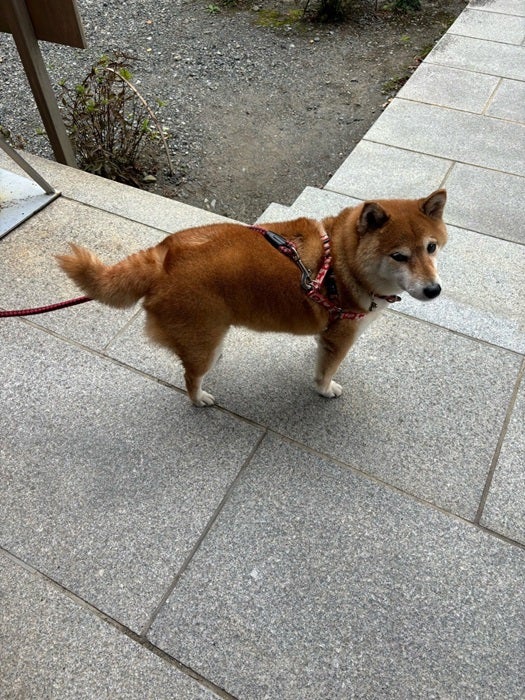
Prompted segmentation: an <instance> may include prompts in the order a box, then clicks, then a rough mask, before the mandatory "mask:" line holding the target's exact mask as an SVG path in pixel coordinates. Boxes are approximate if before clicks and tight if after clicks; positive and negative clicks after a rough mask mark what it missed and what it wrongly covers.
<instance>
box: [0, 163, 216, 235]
mask: <svg viewBox="0 0 525 700" xmlns="http://www.w3.org/2000/svg"><path fill="white" fill-rule="evenodd" d="M22 155H23V158H24V159H25V160H27V161H28V162H29V163H30V164H31V165H32V166H33V167H34V168H35V169H36V170H37V171H38V172H39V173H40V174H41V175H42V176H43V177H45V178H46V180H48V181H49V182H50V184H52V185H53V187H55V189H57V190H60V191H61V192H62V194H63V195H64V196H65V197H67V198H68V199H73V200H75V201H77V202H82V203H83V204H89V205H90V206H93V207H97V208H99V209H102V210H104V211H108V212H111V213H112V214H117V215H118V216H122V217H124V218H126V219H131V220H132V221H137V222H139V223H142V224H145V225H147V226H154V227H155V228H158V229H161V230H162V231H165V232H168V233H172V232H173V231H178V230H181V229H183V228H190V227H191V226H202V225H204V224H211V223H215V222H220V221H227V219H225V218H224V217H222V216H219V215H218V214H214V213H213V212H210V211H206V210H204V209H198V208H197V207H192V206H189V205H188V204H184V203H182V202H178V201H176V200H174V199H168V198H166V197H159V195H156V194H152V193H151V192H146V191H144V190H139V189H137V188H136V187H129V186H128V185H123V184H121V183H118V182H113V181H111V180H106V179H105V178H102V177H98V176H97V175H90V174H89V173H85V172H83V171H82V170H77V169H76V168H68V167H67V166H65V165H61V164H59V163H55V162H54V161H51V160H47V159H45V158H39V157H38V156H34V155H31V154H29V153H23V154H22ZM2 163H3V165H2V166H1V167H5V168H6V169H8V170H11V171H12V172H16V173H19V174H20V173H21V172H22V171H20V170H19V169H18V168H17V167H16V166H15V164H14V163H13V162H12V161H11V160H10V159H8V158H7V156H5V155H4V156H3V157H2V154H0V165H1V164H2Z"/></svg>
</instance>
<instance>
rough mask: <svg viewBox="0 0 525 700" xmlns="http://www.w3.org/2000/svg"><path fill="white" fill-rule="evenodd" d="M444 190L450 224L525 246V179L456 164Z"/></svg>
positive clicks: (446, 215)
mask: <svg viewBox="0 0 525 700" xmlns="http://www.w3.org/2000/svg"><path fill="white" fill-rule="evenodd" d="M445 187H446V188H447V192H448V200H447V206H446V209H445V218H446V220H447V222H448V223H450V224H455V225H456V226H461V227H463V228H467V229H471V230H474V231H479V232H480V233H487V234H489V235H490V236H496V237H498V238H505V239H506V240H508V241H515V242H516V243H525V210H524V208H523V201H524V200H525V178H523V177H519V176H517V175H509V174H507V173H500V172H497V171H496V170H491V169H488V168H477V167H474V166H471V165H465V164H463V163H456V164H455V165H454V167H453V168H452V170H451V171H450V174H449V175H448V177H447V180H446V183H445Z"/></svg>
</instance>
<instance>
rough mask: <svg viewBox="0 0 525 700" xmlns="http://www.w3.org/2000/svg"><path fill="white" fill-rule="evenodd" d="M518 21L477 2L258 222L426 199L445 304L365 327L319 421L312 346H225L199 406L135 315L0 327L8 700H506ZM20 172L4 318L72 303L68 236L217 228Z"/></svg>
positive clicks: (520, 675) (98, 244) (274, 340)
mask: <svg viewBox="0 0 525 700" xmlns="http://www.w3.org/2000/svg"><path fill="white" fill-rule="evenodd" d="M524 15H525V5H524V3H523V0H494V1H493V2H491V1H490V0H488V1H487V0H478V1H477V2H473V3H471V5H470V6H469V8H468V9H466V10H465V12H464V13H463V14H462V15H461V17H460V18H459V19H458V20H457V22H456V23H455V24H454V25H453V27H452V28H451V29H450V31H449V32H448V33H447V35H446V36H445V37H444V38H443V40H442V41H441V42H440V43H439V45H438V46H437V47H436V48H435V49H434V50H433V51H432V53H431V54H430V55H429V56H428V58H427V60H426V61H425V62H424V64H423V65H422V66H421V67H420V68H419V69H418V70H417V71H416V73H415V74H414V76H413V77H412V79H411V80H410V81H409V82H408V83H407V85H405V87H404V88H403V89H402V90H401V92H400V94H399V95H398V97H397V98H396V99H395V100H394V101H393V102H392V104H391V105H390V106H389V107H388V108H387V109H386V110H385V112H384V113H383V114H382V115H381V117H380V118H379V119H378V120H377V122H376V123H375V124H374V126H373V127H372V128H371V129H370V131H369V132H368V133H367V134H366V136H365V138H364V139H363V141H362V142H361V143H360V144H359V145H358V147H357V148H356V149H355V151H354V152H353V153H352V154H351V155H350V156H349V157H348V159H347V160H346V161H345V162H344V163H343V165H342V166H341V168H340V169H339V170H338V172H337V173H336V174H335V175H334V176H333V178H332V179H331V180H330V181H329V182H328V183H327V185H326V188H325V189H324V190H315V189H313V188H307V189H306V190H305V192H304V193H303V194H302V195H301V196H300V197H299V199H298V201H297V202H296V203H295V204H294V206H293V207H292V208H291V209H288V208H283V207H280V206H278V205H272V207H271V210H270V212H269V214H271V215H272V217H273V216H286V217H288V216H290V215H293V214H294V212H298V213H312V214H315V215H321V214H325V213H333V212H334V211H337V210H338V209H339V208H341V207H342V206H344V205H346V204H349V203H350V204H351V203H352V202H354V201H356V200H359V199H361V198H373V197H376V196H385V195H386V196H423V195H426V194H428V193H429V192H430V191H432V190H433V189H435V188H437V187H441V186H446V187H447V189H448V191H449V196H450V201H449V205H448V208H447V210H446V218H447V221H448V223H449V224H450V239H451V240H450V243H449V245H448V246H447V249H446V252H445V254H444V255H443V264H442V277H443V281H444V287H445V292H444V296H442V297H440V299H439V300H438V301H436V302H435V303H432V304H428V305H424V306H423V305H421V304H420V305H418V304H417V303H416V302H413V303H412V302H410V301H404V302H403V304H402V305H400V306H399V309H397V310H395V311H389V312H388V313H386V314H385V315H384V317H383V319H382V320H381V321H380V322H378V323H377V324H376V325H375V326H374V327H372V328H371V329H370V331H369V332H368V333H367V334H365V335H364V336H363V338H362V339H361V340H360V341H359V343H358V345H357V346H356V348H355V351H354V352H352V355H351V356H350V357H349V358H348V360H347V361H346V363H345V364H344V366H343V368H342V369H341V371H340V372H339V381H341V383H342V384H343V385H344V387H345V393H344V394H343V396H342V397H341V398H340V399H338V400H337V401H325V400H321V399H320V398H318V397H317V396H316V394H315V393H314V392H313V390H312V388H311V385H310V375H311V371H312V363H313V355H314V343H313V341H312V339H310V338H291V337H287V336H282V337H281V336H274V335H268V336H257V335H253V334H249V333H247V332H244V331H235V332H233V333H232V334H231V337H230V339H229V342H228V345H227V347H226V350H225V354H224V357H223V359H222V361H221V362H220V365H219V368H218V371H217V372H216V373H215V374H213V376H210V378H209V382H208V386H209V388H210V390H211V391H212V392H213V393H214V394H215V396H216V399H217V401H218V406H217V407H216V408H213V409H207V410H199V409H195V408H194V407H192V406H191V405H190V404H189V403H188V401H187V398H186V396H185V395H184V393H183V392H182V391H181V386H182V377H181V372H180V368H179V367H178V366H177V365H176V364H175V363H174V362H173V361H172V360H171V359H170V358H169V357H168V356H167V354H164V353H163V352H162V351H159V350H158V349H156V348H153V347H151V346H149V345H148V344H147V343H146V341H145V340H144V337H143V335H142V330H141V327H142V323H143V319H142V312H141V311H140V310H139V308H136V309H133V310H130V311H125V312H118V311H113V310H111V309H108V308H104V307H102V306H98V305H96V304H87V305H83V306H80V307H76V308H73V309H68V310H65V311H61V312H57V313H54V314H51V315H47V316H36V317H32V318H31V319H27V320H16V319H8V320H4V321H1V322H0V354H1V356H2V363H1V367H0V377H1V380H0V407H1V416H2V417H1V424H2V425H1V432H0V435H1V438H0V469H1V490H0V544H1V549H0V562H1V568H0V611H1V612H0V616H1V617H0V696H1V697H2V698H24V699H26V698H31V699H33V698H37V699H40V698H56V699H59V700H63V699H66V698H67V699H69V698H74V699H75V700H76V699H77V698H90V699H91V698H96V699H97V700H98V699H99V698H126V699H130V698H131V699H135V698H136V699H141V700H142V698H155V699H157V698H170V699H175V700H188V699H191V700H194V699H196V698H202V699H204V698H207V699H211V698H214V697H219V698H238V699H239V700H262V699H263V698H271V699H272V700H288V699H289V700H292V699H293V700H347V699H350V698H364V699H366V700H369V699H372V698H374V699H375V698H378V699H382V698H401V699H405V698H425V699H426V698H447V699H451V698H453V699H458V700H465V699H470V698H486V699H487V700H493V699H494V698H502V699H505V700H510V699H511V698H516V699H518V698H520V699H521V698H523V697H524V693H525V690H524V689H525V591H524V581H525V551H524V544H525V474H524V463H525V437H524V414H525V385H524V382H523V373H524V353H525V333H524V327H525V324H524V321H525V318H524V309H525V305H524V302H523V287H524V279H525V245H524V244H525V233H524V231H525V226H524V224H525V208H524V206H523V202H524V199H525V197H524V195H525V187H524V183H525V178H524V176H525V159H524V152H525V136H524V122H525V112H524V106H525V51H524V38H525V17H524ZM31 161H32V162H33V163H37V164H38V168H39V169H40V171H41V172H42V174H43V175H44V176H45V177H47V179H49V180H50V181H52V182H53V184H54V185H55V186H56V187H58V188H59V189H61V190H62V192H63V196H62V197H60V198H59V199H58V200H57V201H55V202H54V203H53V204H51V205H50V206H48V207H47V208H46V209H44V210H43V211H42V212H41V213H40V214H38V215H37V216H35V217H33V218H32V219H31V220H30V221H28V222H27V223H26V224H24V225H22V226H21V227H19V228H18V229H16V230H15V231H14V232H12V233H11V234H10V235H9V236H8V237H6V238H5V239H4V240H3V241H2V242H1V243H0V286H1V289H2V293H1V304H2V307H4V308H13V307H19V306H30V305H40V304H43V303H46V302H49V301H54V300H57V299H62V298H68V297H69V296H72V295H75V294H76V290H75V289H74V288H73V286H72V285H70V283H69V281H68V280H66V279H65V278H64V276H63V275H61V274H60V273H59V271H58V270H57V268H56V265H55V263H54V261H53V258H52V255H53V253H56V252H60V251H63V250H64V249H65V247H66V241H69V240H74V241H78V242H80V243H82V244H85V245H88V246H90V247H92V248H94V249H95V250H97V251H98V252H99V253H100V254H101V256H102V257H103V258H105V259H107V260H117V259H119V258H121V257H123V256H124V255H125V254H127V253H128V252H131V251H133V250H136V249H137V248H141V247H144V246H146V245H149V244H151V243H153V242H154V241H157V240H159V239H160V238H161V237H162V236H163V235H164V233H165V232H168V231H172V230H174V229H178V228H183V227H186V226H188V225H192V224H197V223H204V222H208V221H213V220H217V219H218V217H216V216H214V215H211V214H210V213H209V212H202V211H199V210H196V209H192V208H191V207H188V206H185V205H182V204H178V203H176V202H173V201H168V200H163V199H160V198H158V197H156V196H154V195H150V194H147V193H144V192H138V191H136V190H130V189H128V188H126V187H124V186H121V185H117V184H112V183H108V182H106V181H103V180H99V179H97V178H94V177H91V176H88V175H86V174H84V173H80V172H77V171H71V170H68V169H66V168H64V167H62V166H58V165H56V164H55V163H51V162H47V161H39V160H38V159H36V158H31ZM0 166H1V167H4V168H5V167H9V168H10V169H12V170H13V171H14V170H15V168H14V166H12V165H11V164H9V163H8V162H7V160H6V159H5V158H0ZM263 218H266V217H263Z"/></svg>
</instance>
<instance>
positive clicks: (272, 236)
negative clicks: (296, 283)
mask: <svg viewBox="0 0 525 700" xmlns="http://www.w3.org/2000/svg"><path fill="white" fill-rule="evenodd" d="M264 237H265V238H266V240H267V241H268V243H271V244H272V245H273V247H274V248H277V250H280V251H281V253H284V255H286V256H287V257H289V258H290V259H291V260H293V261H294V263H295V264H296V265H297V267H298V268H299V269H300V270H301V287H302V288H303V289H304V291H305V292H309V291H310V290H311V289H313V286H314V285H313V282H312V278H311V276H310V270H309V269H308V268H307V267H306V265H305V264H304V263H303V261H302V260H301V258H300V256H299V253H298V252H297V249H296V247H295V246H294V245H293V243H290V241H287V240H286V238H284V237H283V236H281V235H280V234H279V233H275V231H267V230H265V231H264Z"/></svg>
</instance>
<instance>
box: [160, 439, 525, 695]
mask: <svg viewBox="0 0 525 700" xmlns="http://www.w3.org/2000/svg"><path fill="white" fill-rule="evenodd" d="M524 554H525V553H524V551H523V550H521V549H519V548H516V547H513V546H511V545H508V544H506V543H504V542H501V541H499V540H498V539H496V538H494V537H491V536H489V535H487V534H486V533H484V532H482V531H480V530H478V529H476V528H475V527H473V526H470V525H467V524H465V523H463V522H460V521H458V520H456V519H454V518H451V517H449V516H447V515H445V514H443V513H441V512H438V511H436V510H434V509H431V508H428V507H425V506H423V505H421V504H419V503H416V502H414V501H412V500H410V499H408V498H406V497H405V496H403V495H401V494H399V493H395V492H392V491H390V490H389V489H387V488H384V487H381V486H379V485H377V484H374V483H373V482H371V481H368V480H367V479H365V478H362V477H359V476H356V475H355V474H353V473H352V472H351V471H350V470H348V469H345V468H344V467H340V466H338V465H335V464H333V463H331V462H330V461H327V460H323V459H320V458H319V457H318V456H316V455H312V454H310V453H308V452H306V451H303V450H301V449H299V448H296V447H294V446H292V445H289V444H287V443H286V442H284V441H280V440H278V439H277V438H274V437H269V438H267V439H266V441H265V444H264V445H263V448H262V449H260V450H259V451H258V453H257V455H256V456H255V458H254V460H253V461H252V463H251V464H250V465H249V468H248V469H247V471H246V472H245V473H244V474H243V478H242V482H241V483H240V484H238V485H237V486H236V488H235V490H234V492H233V494H232V498H231V500H230V501H229V502H228V504H227V505H226V507H225V509H224V510H223V512H222V513H221V516H220V518H219V519H218V521H217V522H216V524H215V526H214V528H213V529H212V530H211V532H210V534H209V537H208V538H207V539H206V541H205V542H204V543H203V546H202V548H201V549H200V550H199V552H198V553H197V555H196V556H195V558H194V560H193V561H192V563H191V565H190V567H189V568H188V569H187V570H186V572H185V573H184V575H183V577H182V578H181V580H180V582H179V585H178V586H177V588H176V589H175V591H174V592H173V594H172V595H171V597H170V598H169V600H168V602H167V604H166V605H165V607H164V609H163V610H162V611H161V614H160V616H159V618H158V619H157V621H156V622H155V624H154V626H153V629H152V631H151V632H150V639H151V640H152V641H153V642H154V643H155V644H157V645H158V646H160V647H161V648H163V649H164V650H166V651H167V652H168V653H169V654H173V655H174V656H176V657H177V658H179V659H180V660H181V661H183V662H184V663H186V664H189V665H190V666H191V667H192V668H194V669H195V670H197V671H199V672H200V673H202V674H204V675H205V676H206V677H207V678H209V679H211V680H213V681H214V682H215V683H217V684H218V685H220V686H221V687H224V688H225V689H226V690H227V691H229V692H230V693H232V694H233V695H235V696H236V697H240V698H243V700H262V699H263V698H264V699H275V700H304V698H330V699H331V700H347V699H348V698H363V699H366V700H371V699H372V698H377V699H379V698H399V697H410V698H423V697H438V698H445V697H447V698H459V697H461V698H474V697H475V698H480V699H481V700H489V699H490V700H493V699H494V698H506V700H518V699H521V698H522V694H523V686H524V683H525V670H524V667H523V663H522V655H523V645H524V642H525V633H524V628H523V624H522V621H523V619H524V615H525V597H524V594H523V586H522V581H523V580H524V577H525V556H524Z"/></svg>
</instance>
